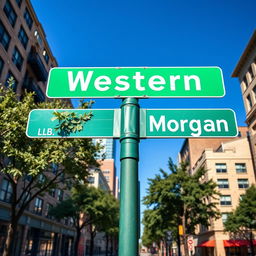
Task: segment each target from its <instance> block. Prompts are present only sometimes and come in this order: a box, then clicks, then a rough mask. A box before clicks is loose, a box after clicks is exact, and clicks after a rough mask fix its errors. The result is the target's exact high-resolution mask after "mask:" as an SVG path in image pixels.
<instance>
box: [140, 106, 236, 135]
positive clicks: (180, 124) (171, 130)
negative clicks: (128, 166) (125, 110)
mask: <svg viewBox="0 0 256 256" xmlns="http://www.w3.org/2000/svg"><path fill="white" fill-rule="evenodd" d="M237 134H238V131H237V122H236V116H235V113H234V111H233V110H231V109H142V110H141V117H140V137H141V138H170V137H176V138H179V137H182V138H184V137H235V136H237Z"/></svg>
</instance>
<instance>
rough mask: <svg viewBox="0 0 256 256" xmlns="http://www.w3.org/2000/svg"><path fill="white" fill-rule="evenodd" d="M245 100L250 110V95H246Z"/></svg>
mask: <svg viewBox="0 0 256 256" xmlns="http://www.w3.org/2000/svg"><path fill="white" fill-rule="evenodd" d="M246 100H247V106H248V110H250V109H251V108H252V100H251V97H250V95H248V96H247V98H246Z"/></svg>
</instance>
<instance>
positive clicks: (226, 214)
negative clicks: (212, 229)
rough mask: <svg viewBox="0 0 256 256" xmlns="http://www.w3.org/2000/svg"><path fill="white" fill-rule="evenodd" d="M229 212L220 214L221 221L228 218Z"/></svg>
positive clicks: (223, 221)
mask: <svg viewBox="0 0 256 256" xmlns="http://www.w3.org/2000/svg"><path fill="white" fill-rule="evenodd" d="M228 215H229V213H227V212H225V213H222V214H221V219H222V223H223V224H224V223H225V222H226V221H227V219H228Z"/></svg>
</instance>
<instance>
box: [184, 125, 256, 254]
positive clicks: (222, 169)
mask: <svg viewBox="0 0 256 256" xmlns="http://www.w3.org/2000/svg"><path fill="white" fill-rule="evenodd" d="M247 131H248V128H247V127H239V136H238V137H236V138H233V139H232V138H225V139H221V138H215V139H205V138H189V139H186V140H185V143H184V144H183V147H182V150H181V151H180V156H179V157H180V161H186V160H188V159H189V160H190V169H189V171H190V173H191V174H193V173H194V172H195V171H196V170H197V169H198V168H200V167H202V166H204V167H205V168H206V169H207V170H208V172H207V174H206V175H205V177H204V179H205V180H209V179H212V180H214V181H215V182H216V183H217V185H218V190H219V192H220V193H221V195H220V198H219V204H218V209H219V211H220V213H221V218H220V219H218V220H211V225H210V226H209V227H208V228H207V227H204V226H200V227H198V232H197V235H196V236H195V237H194V245H195V247H194V248H193V252H194V253H195V254H196V255H201V256H206V255H207V256H225V255H226V256H230V255H233V256H236V255H237V256H238V255H248V254H247V246H246V245H247V244H246V243H247V242H246V241H244V240H242V238H241V239H237V238H236V239H234V238H233V237H232V236H231V235H230V234H229V233H225V232H224V222H225V220H226V219H227V216H228V213H229V212H231V211H232V210H233V209H235V208H236V207H237V206H238V204H239V200H240V198H241V196H242V195H243V194H244V193H245V189H246V188H248V187H249V186H250V185H252V184H255V176H254V171H253V162H252V158H251V151H250V143H249V138H248V137H247Z"/></svg>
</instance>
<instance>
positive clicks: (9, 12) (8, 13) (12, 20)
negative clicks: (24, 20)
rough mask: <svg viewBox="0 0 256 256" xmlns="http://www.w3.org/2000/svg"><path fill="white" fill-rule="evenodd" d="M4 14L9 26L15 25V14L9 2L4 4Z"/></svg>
mask: <svg viewBox="0 0 256 256" xmlns="http://www.w3.org/2000/svg"><path fill="white" fill-rule="evenodd" d="M4 13H5V14H6V16H7V18H8V20H9V22H10V23H11V25H12V26H13V27H14V25H15V23H16V19H17V14H16V13H15V11H14V9H13V7H12V5H11V3H10V1H9V0H7V1H6V3H5V6H4Z"/></svg>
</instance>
